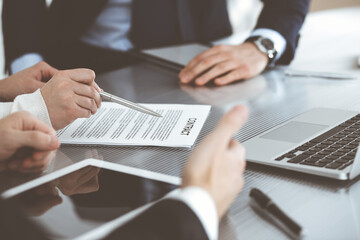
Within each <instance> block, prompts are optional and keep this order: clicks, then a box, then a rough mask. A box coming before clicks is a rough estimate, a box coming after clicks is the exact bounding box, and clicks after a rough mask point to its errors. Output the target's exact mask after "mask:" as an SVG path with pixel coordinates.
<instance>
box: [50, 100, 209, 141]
mask: <svg viewBox="0 0 360 240" xmlns="http://www.w3.org/2000/svg"><path fill="white" fill-rule="evenodd" d="M142 105H143V106H145V107H148V108H150V109H152V110H154V111H156V112H157V113H160V114H161V115H162V116H163V117H162V118H161V117H154V116H151V115H148V114H145V113H141V112H138V111H135V110H132V109H129V108H126V107H124V106H122V105H120V104H117V103H112V102H103V103H102V106H101V108H100V109H99V110H98V111H97V113H96V114H95V115H93V116H91V117H90V118H79V119H77V120H76V121H74V122H73V123H72V124H70V125H68V126H67V127H65V128H64V129H62V130H59V131H58V132H57V136H58V138H59V140H60V142H61V143H62V144H83V145H84V144H95V145H124V146H131V145H136V146H166V147H191V146H192V145H193V144H194V143H195V140H196V138H197V136H198V135H199V133H200V130H201V128H202V127H203V125H204V123H205V121H206V119H207V117H208V115H209V112H210V108H211V106H209V105H181V104H142Z"/></svg>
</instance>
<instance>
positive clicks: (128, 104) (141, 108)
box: [100, 90, 162, 117]
mask: <svg viewBox="0 0 360 240" xmlns="http://www.w3.org/2000/svg"><path fill="white" fill-rule="evenodd" d="M100 96H101V97H102V99H103V100H105V101H109V102H114V103H118V104H120V105H123V106H125V107H128V108H131V109H134V110H136V111H139V112H142V113H146V114H150V115H152V116H155V117H162V116H161V115H160V114H158V113H157V112H155V111H153V110H151V109H149V108H146V107H144V106H142V105H140V104H137V103H133V102H131V101H128V100H126V99H123V98H120V97H117V96H115V95H112V94H110V93H107V92H104V91H103V90H101V91H100Z"/></svg>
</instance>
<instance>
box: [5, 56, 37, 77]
mask: <svg viewBox="0 0 360 240" xmlns="http://www.w3.org/2000/svg"><path fill="white" fill-rule="evenodd" d="M42 60H43V57H42V56H41V55H40V54H38V53H27V54H24V55H22V56H21V57H18V58H17V59H15V60H14V61H13V62H12V63H11V65H10V68H11V72H12V73H13V74H14V73H17V72H20V71H22V70H24V69H26V68H29V67H31V66H33V65H35V64H37V63H39V62H41V61H42Z"/></svg>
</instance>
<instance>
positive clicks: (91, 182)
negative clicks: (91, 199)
mask: <svg viewBox="0 0 360 240" xmlns="http://www.w3.org/2000/svg"><path fill="white" fill-rule="evenodd" d="M99 171H100V168H97V167H92V166H88V167H85V168H83V169H80V170H77V171H76V172H73V173H70V174H69V175H66V176H64V177H62V178H60V179H59V184H58V188H59V189H60V191H61V192H62V193H63V194H65V195H67V196H71V195H73V194H79V193H90V192H95V191H97V190H99V178H98V174H99Z"/></svg>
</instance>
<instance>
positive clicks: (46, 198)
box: [13, 180, 62, 216]
mask: <svg viewBox="0 0 360 240" xmlns="http://www.w3.org/2000/svg"><path fill="white" fill-rule="evenodd" d="M57 183H58V180H54V181H51V182H48V183H45V184H43V185H40V186H38V187H36V188H34V189H31V190H30V191H27V192H24V193H22V194H20V195H18V196H16V197H14V199H13V200H14V201H15V202H16V204H17V205H18V206H21V208H22V210H24V212H25V213H26V215H27V216H41V215H43V214H44V213H46V212H47V211H49V210H50V209H51V208H53V207H54V206H56V205H58V204H60V203H62V198H61V197H60V195H59V191H58V190H57V189H56V187H57Z"/></svg>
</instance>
